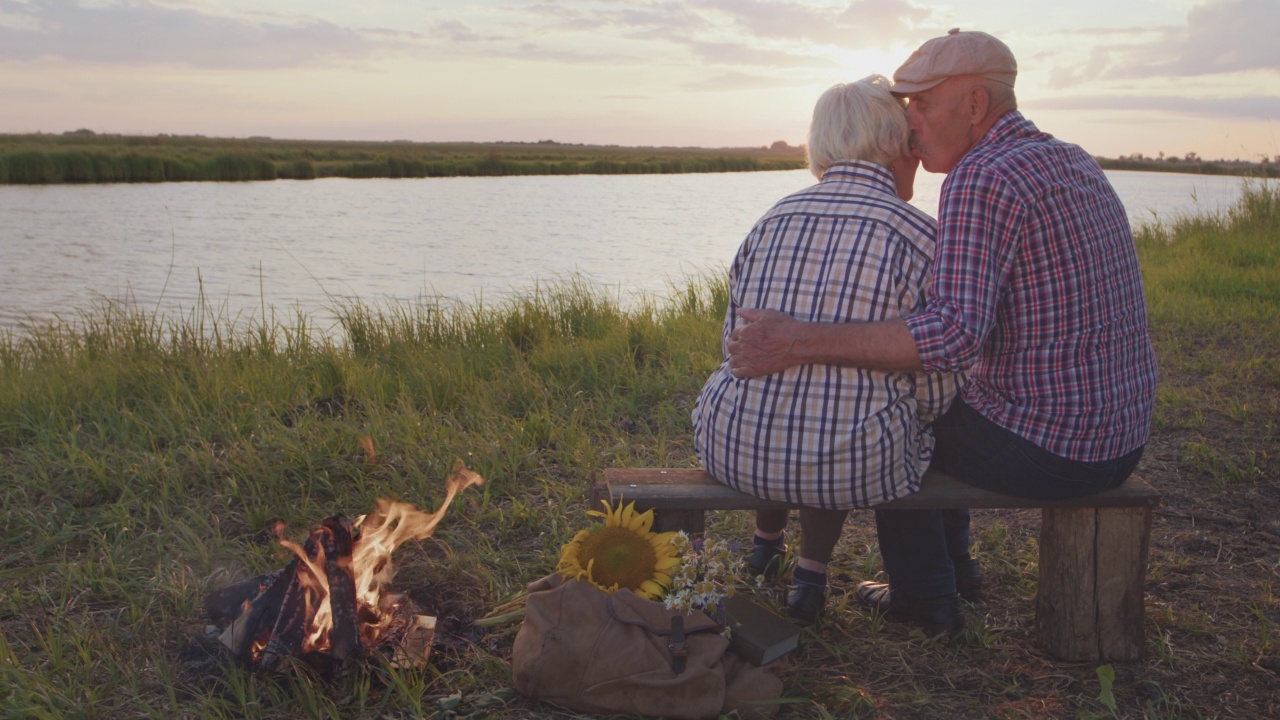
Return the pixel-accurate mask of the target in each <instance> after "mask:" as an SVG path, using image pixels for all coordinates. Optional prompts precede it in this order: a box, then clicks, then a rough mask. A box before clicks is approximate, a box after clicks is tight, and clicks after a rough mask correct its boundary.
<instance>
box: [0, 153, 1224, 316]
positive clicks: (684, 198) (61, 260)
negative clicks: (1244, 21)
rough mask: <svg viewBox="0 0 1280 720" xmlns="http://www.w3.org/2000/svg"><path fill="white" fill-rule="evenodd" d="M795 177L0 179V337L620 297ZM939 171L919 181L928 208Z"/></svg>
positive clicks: (712, 243) (694, 263) (1171, 212)
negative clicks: (87, 325) (133, 324)
mask: <svg viewBox="0 0 1280 720" xmlns="http://www.w3.org/2000/svg"><path fill="white" fill-rule="evenodd" d="M1107 174H1108V176H1109V177H1110V178H1111V181H1112V183H1113V184H1114V185H1115V187H1116V189H1117V191H1118V192H1119V194H1120V197H1121V199H1122V200H1123V201H1124V203H1125V206H1126V208H1127V209H1128V212H1129V216H1130V219H1131V221H1132V222H1133V223H1134V224H1135V226H1136V225H1137V224H1140V223H1144V222H1150V221H1153V220H1170V219H1173V218H1175V217H1178V216H1182V215H1190V214H1198V213H1212V212H1219V211H1221V210H1224V209H1226V208H1227V207H1230V206H1231V205H1232V204H1233V203H1234V202H1235V200H1236V199H1237V198H1238V197H1239V195H1240V191H1241V187H1242V184H1243V181H1242V180H1241V179H1239V178H1229V177H1219V176H1204V175H1182V174H1174V173H1140V172H1124V171H1114V172H1108V173H1107ZM812 182H813V177H812V176H811V175H809V174H808V172H807V171H803V170H795V171H785V172H757V173H723V174H721V173H717V174H690V175H576V176H545V177H492V178H428V179H413V180H383V179H373V180H349V179H341V178H333V179H323V180H313V181H305V182H298V181H275V182H251V183H162V184H154V185H150V184H146V185H144V184H137V185H131V184H119V185H78V186H72V185H54V186H0V260H2V263H0V328H8V329H14V328H20V327H22V326H23V325H24V324H26V323H28V322H30V321H31V320H42V319H47V318H49V317H50V316H52V315H55V314H57V315H59V316H61V317H64V318H69V319H71V318H75V317H76V315H77V313H78V312H80V311H85V310H89V309H90V308H92V307H93V306H94V304H95V303H97V302H101V301H102V300H115V301H122V302H126V303H136V305H137V306H138V307H140V308H143V309H145V310H148V311H157V312H159V313H161V314H164V315H167V316H181V317H186V316H187V315H189V313H190V311H191V310H192V308H194V307H197V305H198V303H199V301H200V298H201V297H203V299H204V302H203V305H204V307H206V308H211V309H212V310H213V311H214V312H216V313H217V314H219V315H220V316H221V317H222V318H224V319H225V318H231V319H237V318H239V319H243V318H245V317H246V316H250V315H253V316H258V317H260V316H261V314H262V312H263V308H266V309H267V310H268V311H271V310H274V312H275V315H276V317H277V318H280V319H282V320H288V319H289V318H291V317H293V316H294V315H295V314H296V313H297V312H298V311H301V312H303V313H305V314H307V315H308V316H310V317H312V318H313V319H315V320H316V321H317V322H318V323H320V325H321V327H322V328H323V327H324V325H325V323H327V322H331V318H332V313H331V312H330V310H331V309H332V308H333V307H335V306H337V305H338V304H341V303H344V302H350V301H353V300H358V301H360V302H362V303H365V304H367V305H372V306H383V305H387V304H390V303H399V302H417V301H423V300H427V301H431V300H435V299H441V300H444V301H446V302H447V301H453V300H458V301H462V302H466V303H471V304H474V303H477V302H483V303H485V304H496V303H501V302H502V301H503V300H504V299H505V298H508V297H510V295H511V294H512V293H520V292H527V291H529V290H530V289H531V288H533V287H536V286H538V285H540V284H542V285H545V284H547V283H559V282H564V281H567V280H569V279H571V278H578V279H581V280H583V281H586V282H588V283H590V284H593V285H596V286H598V287H600V288H602V289H604V290H605V291H606V292H608V293H610V294H612V295H614V296H616V297H618V298H619V299H620V300H621V301H623V302H624V303H626V302H630V301H632V300H633V299H634V298H635V297H637V296H638V295H640V294H644V295H646V296H649V297H655V298H659V299H660V298H661V297H662V296H664V295H665V294H666V293H667V292H668V291H669V290H670V289H671V288H672V287H673V286H681V285H683V283H684V282H685V281H686V280H687V279H688V278H689V277H691V276H698V275H702V274H708V273H715V274H719V273H723V272H725V270H726V268H727V266H728V263H729V261H730V259H731V258H732V256H733V254H734V252H735V251H736V250H737V247H738V244H739V243H740V242H741V240H742V238H743V236H744V235H745V234H746V233H747V231H748V230H749V229H750V228H751V225H752V224H753V223H754V222H755V220H756V218H758V217H759V216H760V215H761V214H763V213H764V211H765V210H767V209H768V208H769V206H770V205H772V204H773V202H774V201H776V200H777V199H778V198H780V197H782V196H783V195H786V194H787V193H790V192H793V191H795V190H798V189H800V188H802V187H805V186H807V185H809V184H812ZM941 182H942V176H940V175H930V174H928V173H924V172H923V171H922V172H921V173H920V176H919V178H918V183H917V189H916V198H915V200H914V201H913V203H914V204H916V205H917V206H919V207H921V208H922V209H924V210H925V211H927V212H929V213H930V214H933V213H934V212H935V211H936V208H937V198H938V190H939V188H940V186H941Z"/></svg>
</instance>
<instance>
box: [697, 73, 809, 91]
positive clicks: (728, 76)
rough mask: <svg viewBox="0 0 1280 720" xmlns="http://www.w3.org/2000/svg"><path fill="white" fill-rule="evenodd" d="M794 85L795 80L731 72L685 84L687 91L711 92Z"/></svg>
mask: <svg viewBox="0 0 1280 720" xmlns="http://www.w3.org/2000/svg"><path fill="white" fill-rule="evenodd" d="M794 85H795V81H794V80H788V79H786V78H779V77H769V76H765V75H752V74H750V73H742V72H730V73H724V74H722V75H718V76H716V77H713V78H708V79H706V80H699V81H697V82H687V83H685V84H684V87H685V89H687V90H697V91H707V90H711V91H715V92H720V91H725V90H758V89H761V88H775V87H792V86H794Z"/></svg>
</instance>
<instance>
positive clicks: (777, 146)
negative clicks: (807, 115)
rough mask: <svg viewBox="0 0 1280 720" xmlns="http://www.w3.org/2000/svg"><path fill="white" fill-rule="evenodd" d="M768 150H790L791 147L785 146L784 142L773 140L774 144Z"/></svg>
mask: <svg viewBox="0 0 1280 720" xmlns="http://www.w3.org/2000/svg"><path fill="white" fill-rule="evenodd" d="M769 149H770V150H790V149H791V146H790V145H788V144H787V141H786V140H775V141H774V143H773V144H772V145H770V146H769Z"/></svg>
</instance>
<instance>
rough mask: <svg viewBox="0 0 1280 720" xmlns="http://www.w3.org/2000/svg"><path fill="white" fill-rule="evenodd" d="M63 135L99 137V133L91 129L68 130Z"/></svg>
mask: <svg viewBox="0 0 1280 720" xmlns="http://www.w3.org/2000/svg"><path fill="white" fill-rule="evenodd" d="M62 134H63V135H97V134H98V133H96V132H94V131H92V130H90V129H89V128H80V129H79V130H68V131H66V132H64V133H62Z"/></svg>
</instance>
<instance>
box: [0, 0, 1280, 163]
mask: <svg viewBox="0 0 1280 720" xmlns="http://www.w3.org/2000/svg"><path fill="white" fill-rule="evenodd" d="M952 27H959V28H961V29H965V30H984V31H986V32H989V33H991V34H993V35H995V36H996V37H999V38H1000V39H1002V40H1003V41H1004V42H1005V43H1006V44H1007V45H1008V46H1009V47H1010V48H1011V49H1012V50H1013V52H1014V55H1015V56H1016V57H1017V60H1018V67H1019V74H1018V80H1017V92H1018V99H1019V105H1020V109H1021V110H1022V111H1023V113H1024V114H1025V115H1026V116H1027V117H1028V118H1030V119H1031V120H1033V121H1034V122H1035V123H1036V124H1037V125H1039V126H1040V128H1041V129H1042V130H1045V131H1047V132H1050V133H1053V134H1054V135H1056V136H1058V137H1060V138H1062V139H1064V140H1068V141H1070V142H1075V143H1078V144H1080V145H1082V146H1083V147H1084V148H1085V149H1086V150H1088V151H1089V152H1091V153H1093V154H1094V155H1100V156H1105V157H1118V156H1122V155H1131V154H1133V153H1141V154H1143V155H1146V156H1148V157H1159V156H1161V154H1163V155H1165V156H1177V157H1184V156H1186V155H1187V154H1188V153H1196V154H1197V155H1198V156H1200V157H1202V158H1208V159H1216V158H1225V159H1246V160H1255V161H1256V160H1260V159H1262V158H1263V157H1268V158H1275V157H1277V156H1280V121H1278V120H1277V118H1280V40H1277V37H1278V36H1280V0H1070V1H1069V2H1040V1H1036V2H1028V1H1025V0H1024V1H1017V0H1003V1H1002V2H991V1H987V0H974V1H966V2H952V3H945V2H932V1H930V0H854V1H853V2H848V1H847V0H681V1H668V0H541V1H538V2H522V1H520V0H465V1H461V0H459V1H454V0H436V1H432V0H361V1H360V2H339V1H337V0H267V1H265V2H264V1H263V0H224V1H221V2H213V1H211V0H163V1H152V0H0V133H26V132H48V133H57V132H63V131H68V130H75V129H80V128H87V129H90V130H93V131H95V132H99V133H122V134H137V135H154V134H159V133H170V134H201V135H208V136H211V137H249V136H270V137H275V138H290V139H316V140H414V141H478V142H491V141H520V142H532V141H538V140H555V141H558V142H564V143H586V144H596V145H608V144H614V145H626V146H646V145H653V146H697V147H709V148H715V147H750V146H761V145H769V144H771V143H773V142H775V141H778V140H782V141H785V142H788V143H790V144H792V145H799V144H802V143H804V142H805V139H806V138H805V135H806V133H807V131H808V122H809V117H810V114H811V113H812V110H813V103H814V101H815V100H816V99H817V97H818V96H819V95H820V94H821V93H822V92H823V91H824V90H825V89H826V88H828V87H830V86H831V85H833V84H835V83H839V82H847V81H851V80H857V79H859V78H861V77H864V76H866V75H869V74H872V73H880V74H884V75H887V76H892V74H893V71H894V70H895V69H897V67H898V66H899V65H900V64H901V63H902V62H903V61H904V60H905V59H906V58H907V57H908V56H909V55H910V54H911V52H912V51H913V50H914V49H915V48H916V47H918V46H919V45H920V43H922V42H923V41H925V40H927V39H929V38H931V37H936V36H938V35H942V34H944V33H945V32H946V31H947V30H948V29H949V28H952Z"/></svg>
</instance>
